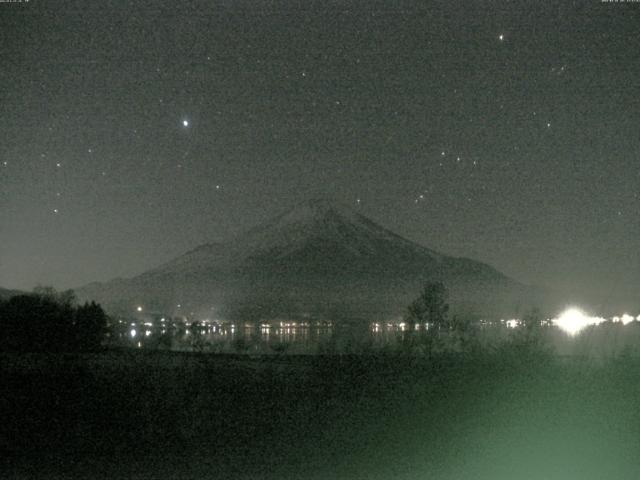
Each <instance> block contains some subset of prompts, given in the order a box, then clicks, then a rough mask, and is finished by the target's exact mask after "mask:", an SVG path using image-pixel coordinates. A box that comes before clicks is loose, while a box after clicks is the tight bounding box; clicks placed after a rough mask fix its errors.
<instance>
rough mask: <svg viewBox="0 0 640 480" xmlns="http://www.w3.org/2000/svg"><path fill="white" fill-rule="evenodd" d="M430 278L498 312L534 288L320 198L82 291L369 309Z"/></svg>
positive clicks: (246, 313) (110, 296) (387, 309)
mask: <svg viewBox="0 0 640 480" xmlns="http://www.w3.org/2000/svg"><path fill="white" fill-rule="evenodd" d="M427 280H441V281H443V282H445V284H446V285H447V286H448V288H449V289H450V291H451V296H452V304H453V306H454V309H457V310H458V311H460V312H462V311H464V312H473V313H476V314H483V315H484V314H488V315H497V314H502V313H506V311H508V310H514V309H515V308H516V307H517V306H519V305H521V304H523V302H524V303H526V300H525V299H526V297H527V295H528V289H527V288H525V287H524V286H522V285H520V284H518V283H517V282H515V281H513V280H511V279H509V278H507V277H506V276H504V275H503V274H501V273H500V272H498V271H497V270H495V269H493V268H492V267H490V266H488V265H486V264H483V263H480V262H476V261H474V260H470V259H465V258H454V257H448V256H446V255H443V254H440V253H438V252H435V251H433V250H430V249H428V248H426V247H423V246H421V245H418V244H416V243H414V242H411V241H409V240H406V239H404V238H402V237H400V236H398V235H396V234H395V233H393V232H391V231H389V230H387V229H385V228H383V227H381V226H380V225H377V224H376V223H374V222H372V221H371V220H369V219H368V218H366V217H364V216H362V215H360V214H358V213H356V212H354V211H353V210H351V209H349V208H347V207H345V206H342V205H339V204H335V203H332V202H328V201H326V200H312V201H308V202H305V203H304V204H302V205H299V206H298V207H296V208H294V209H292V210H290V211H289V212H286V213H285V214H283V215H280V216H278V217H276V218H275V219H273V220H271V221H269V222H267V223H265V224H263V225H261V226H258V227H256V228H253V229H251V230H249V231H247V232H245V233H243V234H241V235H238V236H237V237H235V238H233V239H231V240H230V241H228V242H225V243H215V244H206V245H202V246H200V247H198V248H196V249H194V250H191V251H190V252H187V253H186V254H184V255H182V256H180V257H178V258H176V259H174V260H172V261H170V262H168V263H166V264H164V265H161V266H159V267H157V268H155V269H152V270H149V271H147V272H145V273H143V274H141V275H138V276H137V277H134V278H131V279H128V280H115V281H112V282H107V283H105V284H91V285H88V286H86V287H83V288H81V289H79V290H78V291H77V293H78V295H79V297H80V298H82V299H89V298H90V299H95V300H97V301H99V302H101V303H103V304H104V305H105V306H106V307H107V308H108V309H111V310H112V311H121V312H127V311H131V309H132V308H133V306H134V305H137V304H144V305H145V306H147V307H148V308H152V309H156V310H159V311H163V312H167V313H171V312H175V311H176V309H178V305H180V307H179V308H180V309H181V310H180V311H182V312H194V313H196V314H200V315H205V314H209V313H210V312H211V310H212V309H213V310H214V312H215V313H216V314H217V315H219V316H224V317H228V318H233V317H238V318H248V317H251V318H254V317H258V318H274V317H278V316H287V317H302V316H308V315H310V316H315V317H317V316H321V317H331V318H334V319H335V318H340V317H343V318H371V317H372V316H380V315H382V316H390V315H397V314H400V313H402V312H403V310H404V308H405V307H406V305H407V304H408V303H409V302H410V301H411V300H412V299H413V298H414V297H415V296H416V295H417V293H418V291H419V289H420V286H421V285H422V284H423V283H424V282H425V281H427Z"/></svg>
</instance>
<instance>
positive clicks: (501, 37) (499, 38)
mask: <svg viewBox="0 0 640 480" xmlns="http://www.w3.org/2000/svg"><path fill="white" fill-rule="evenodd" d="M498 40H500V41H501V42H502V41H503V40H504V35H503V34H502V33H501V34H500V35H498Z"/></svg>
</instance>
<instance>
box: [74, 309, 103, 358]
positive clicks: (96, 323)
mask: <svg viewBox="0 0 640 480" xmlns="http://www.w3.org/2000/svg"><path fill="white" fill-rule="evenodd" d="M106 329H107V315H106V314H105V313H104V310H103V309H102V307H101V306H100V305H98V304H97V303H95V302H91V303H85V304H84V305H82V306H80V307H78V308H77V309H76V312H75V321H74V331H75V332H74V333H75V342H76V348H77V349H78V350H81V351H95V350H99V349H100V343H101V341H102V339H103V337H104V334H105V332H106Z"/></svg>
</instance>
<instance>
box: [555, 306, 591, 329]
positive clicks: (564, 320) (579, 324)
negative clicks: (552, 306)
mask: <svg viewBox="0 0 640 480" xmlns="http://www.w3.org/2000/svg"><path fill="white" fill-rule="evenodd" d="M553 323H554V324H556V325H557V326H558V327H560V328H561V329H562V330H564V331H565V332H567V333H568V334H569V335H575V334H577V333H578V332H579V331H580V330H582V329H583V328H584V327H586V326H587V325H588V317H587V316H586V315H585V314H584V313H582V312H581V311H580V310H578V309H577V308H570V309H569V310H566V311H565V312H563V313H562V315H560V316H559V317H558V318H556V319H555V320H554V322H553Z"/></svg>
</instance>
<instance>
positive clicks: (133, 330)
mask: <svg viewBox="0 0 640 480" xmlns="http://www.w3.org/2000/svg"><path fill="white" fill-rule="evenodd" d="M137 333H138V332H136V329H135V328H132V329H131V331H130V332H129V334H130V335H131V338H135V336H136V334H137Z"/></svg>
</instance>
